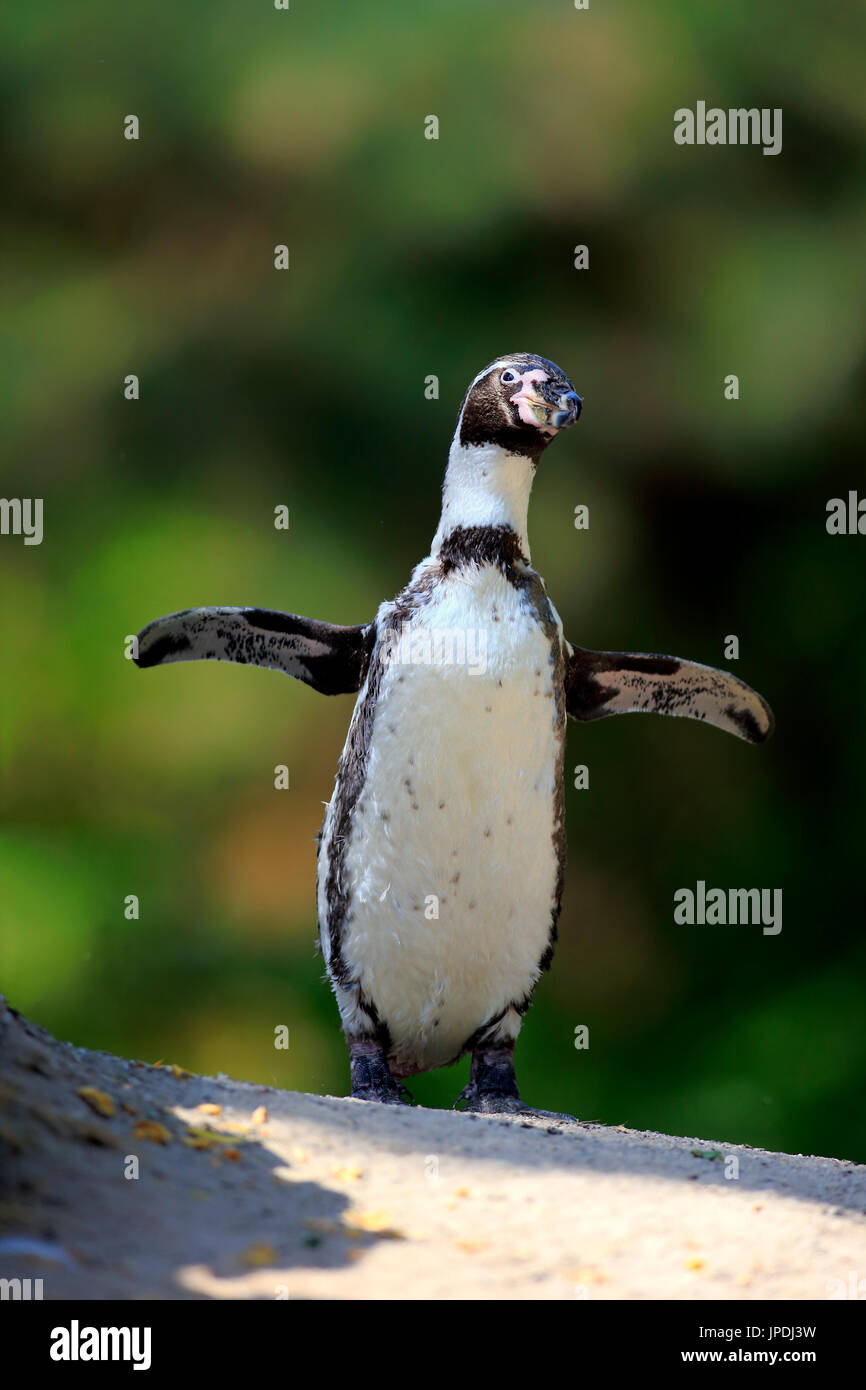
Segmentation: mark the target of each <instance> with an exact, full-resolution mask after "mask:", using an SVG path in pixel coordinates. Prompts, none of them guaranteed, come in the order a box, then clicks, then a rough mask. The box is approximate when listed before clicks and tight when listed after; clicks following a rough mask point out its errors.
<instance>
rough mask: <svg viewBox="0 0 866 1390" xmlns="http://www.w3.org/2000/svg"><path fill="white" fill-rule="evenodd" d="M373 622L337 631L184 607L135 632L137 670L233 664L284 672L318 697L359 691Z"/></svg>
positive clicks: (299, 621)
mask: <svg viewBox="0 0 866 1390" xmlns="http://www.w3.org/2000/svg"><path fill="white" fill-rule="evenodd" d="M373 627H374V625H373V624H370V625H369V626H367V627H337V626H336V625H335V624H334V623H319V622H316V621H315V620H314V619H313V618H299V617H296V615H295V614H294V613H274V612H271V611H270V610H269V609H267V608H187V609H185V610H184V611H183V612H182V613H170V614H169V616H168V617H167V618H157V620H156V622H153V623H148V625H147V627H145V628H142V630H141V632H140V633H139V634H138V655H137V657H135V658H134V659H135V661H136V664H137V665H138V666H162V665H164V664H165V663H166V662H169V661H236V662H240V663H241V664H242V665H248V666H266V667H268V668H269V669H270V670H271V671H284V672H285V674H286V675H287V676H295V677H296V678H297V679H298V680H300V681H304V682H305V684H307V685H311V686H312V687H313V689H314V690H318V691H319V692H320V694H322V695H343V694H348V693H351V692H353V691H357V690H360V688H361V686H362V684H363V682H364V676H365V674H366V670H367V662H368V660H369V652H370V645H371V638H372V634H373Z"/></svg>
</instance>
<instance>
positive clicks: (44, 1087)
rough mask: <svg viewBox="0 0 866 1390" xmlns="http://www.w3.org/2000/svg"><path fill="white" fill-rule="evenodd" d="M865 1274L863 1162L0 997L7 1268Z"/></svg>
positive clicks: (64, 1288)
mask: <svg viewBox="0 0 866 1390" xmlns="http://www.w3.org/2000/svg"><path fill="white" fill-rule="evenodd" d="M136 1174H137V1176H136ZM852 1276H853V1279H852ZM864 1276H866V1167H863V1166H862V1165H856V1164H853V1163H845V1162H842V1161H839V1160H836V1159H828V1158H805V1157H801V1156H798V1157H794V1156H792V1155H790V1154H776V1153H767V1152H764V1151H763V1150H760V1149H752V1148H748V1147H746V1146H743V1145H736V1144H724V1143H720V1142H716V1141H709V1140H705V1139H701V1140H698V1139H681V1138H670V1137H668V1136H666V1135H662V1134H652V1133H638V1132H635V1131H632V1130H626V1129H624V1128H618V1129H610V1128H605V1127H603V1126H600V1125H590V1124H580V1123H556V1122H553V1121H551V1120H542V1119H530V1120H524V1119H522V1118H521V1117H519V1116H517V1117H492V1116H474V1115H466V1114H457V1113H452V1112H447V1111H438V1110H420V1109H409V1108H405V1109H404V1108H397V1107H389V1106H379V1105H368V1104H365V1103H364V1102H361V1101H353V1100H346V1099H336V1098H334V1097H330V1096H312V1095H301V1094H297V1093H294V1092H289V1091H278V1090H274V1089H272V1088H270V1087H266V1086H251V1085H247V1084H244V1083H242V1082H237V1081H229V1080H226V1079H224V1078H221V1079H214V1078H211V1077H203V1076H189V1075H188V1074H186V1073H184V1072H182V1071H181V1070H180V1068H172V1067H170V1066H167V1065H164V1066H159V1067H153V1066H148V1065H145V1064H143V1063H141V1062H131V1061H125V1060H122V1059H120V1058H117V1057H111V1056H107V1055H105V1054H103V1053H98V1052H89V1051H87V1050H86V1049H84V1048H79V1047H73V1046H72V1045H70V1044H68V1043H59V1042H57V1041H55V1040H54V1039H53V1038H52V1037H50V1036H49V1034H47V1033H46V1032H44V1030H42V1029H41V1028H38V1027H37V1026H36V1025H34V1024H32V1023H29V1022H27V1021H26V1020H25V1019H24V1018H22V1017H21V1016H20V1015H18V1014H16V1013H15V1012H14V1010H12V1009H10V1008H8V1007H6V1006H4V1005H3V1004H2V1001H0V1278H7V1279H12V1278H24V1279H26V1278H30V1279H37V1278H41V1279H42V1281H43V1285H42V1287H43V1293H44V1297H45V1298H90V1299H102V1298H338V1299H339V1298H348V1299H351V1298H394V1299H416V1298H505V1299H512V1298H514V1299H517V1298H519V1299H524V1298H532V1299H535V1298H540V1299H547V1298H562V1299H575V1298H578V1299H583V1298H587V1299H594V1298H603V1299H611V1298H612V1299H623V1298H626V1299H629V1298H646V1299H659V1298H663V1299H668V1298H674V1299H711V1298H712V1299H715V1298H726V1299H747V1300H748V1299H778V1298H819V1299H822V1298H827V1297H832V1296H836V1297H839V1296H842V1292H843V1291H845V1290H847V1293H846V1294H845V1296H847V1297H851V1294H852V1290H853V1289H854V1288H856V1281H857V1280H859V1279H863V1278H864ZM864 1290H866V1284H864Z"/></svg>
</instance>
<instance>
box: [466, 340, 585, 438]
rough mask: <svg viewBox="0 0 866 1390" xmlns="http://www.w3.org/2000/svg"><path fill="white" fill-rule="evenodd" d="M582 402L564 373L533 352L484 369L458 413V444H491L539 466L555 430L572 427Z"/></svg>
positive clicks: (507, 358) (517, 355) (524, 353)
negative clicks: (526, 458)
mask: <svg viewBox="0 0 866 1390" xmlns="http://www.w3.org/2000/svg"><path fill="white" fill-rule="evenodd" d="M582 405H583V401H582V400H581V398H580V396H579V395H578V394H577V392H576V391H575V389H574V387H573V386H572V384H571V382H570V381H569V379H568V377H567V376H566V375H565V372H564V371H562V369H561V368H560V367H557V365H556V363H555V362H551V361H549V360H548V358H546V357H539V356H538V355H537V354H536V353H534V352H514V353H510V354H508V355H507V356H505V357H498V358H497V359H496V361H495V362H491V363H489V365H488V366H486V367H485V368H484V370H483V371H482V372H479V374H478V376H477V377H476V378H475V380H474V381H473V382H472V385H471V386H470V387H469V390H468V391H467V392H466V395H465V396H464V397H463V403H462V405H461V407H460V415H459V419H458V436H459V440H460V443H461V444H476V445H479V444H494V445H498V446H499V447H500V448H502V449H506V450H507V451H508V452H509V453H512V454H522V455H524V456H526V457H528V458H531V459H533V460H534V461H536V462H537V461H538V459H539V458H540V457H541V454H542V453H543V452H544V450H545V449H546V448H547V445H548V444H549V443H550V441H551V440H552V439H555V438H556V436H557V434H558V433H559V431H560V430H564V429H567V428H568V426H569V425H573V424H574V423H575V421H576V420H577V418H578V416H579V415H580V410H581V406H582Z"/></svg>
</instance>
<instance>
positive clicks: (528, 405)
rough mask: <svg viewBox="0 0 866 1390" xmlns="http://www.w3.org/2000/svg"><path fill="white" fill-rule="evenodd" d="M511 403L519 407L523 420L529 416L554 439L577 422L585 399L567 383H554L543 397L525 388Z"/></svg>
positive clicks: (529, 387) (512, 398)
mask: <svg viewBox="0 0 866 1390" xmlns="http://www.w3.org/2000/svg"><path fill="white" fill-rule="evenodd" d="M545 385H546V383H545ZM542 389H543V388H542ZM511 403H512V405H516V406H517V409H518V412H519V414H520V418H521V419H522V420H526V415H527V414H528V415H529V416H531V418H532V420H533V422H534V423H535V424H536V425H537V426H538V427H539V429H541V430H543V432H544V433H545V434H549V435H550V436H551V437H553V435H555V434H558V433H559V431H560V430H566V429H568V427H569V425H573V424H574V423H575V422H576V420H577V418H578V416H579V415H580V411H581V407H582V405H583V399H582V397H580V396H579V395H578V394H577V392H576V391H575V390H574V389H573V388H572V387H571V386H570V385H568V384H567V383H556V382H552V383H550V385H549V387H548V389H547V391H546V393H545V395H543V396H542V395H540V394H538V393H537V392H535V391H533V389H532V387H531V386H528V385H526V386H523V387H522V388H521V389H520V390H519V391H518V392H517V394H516V395H514V396H512V397H511ZM524 412H526V413H524Z"/></svg>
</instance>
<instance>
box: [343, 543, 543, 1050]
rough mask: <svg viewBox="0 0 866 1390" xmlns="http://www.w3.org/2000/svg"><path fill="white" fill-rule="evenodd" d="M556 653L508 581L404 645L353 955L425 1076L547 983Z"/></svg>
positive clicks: (489, 581) (390, 699)
mask: <svg viewBox="0 0 866 1390" xmlns="http://www.w3.org/2000/svg"><path fill="white" fill-rule="evenodd" d="M389 621H390V617H389V610H388V609H385V610H383V611H382V612H381V613H380V618H379V622H380V634H381V631H382V627H383V625H387V624H388V623H389ZM557 645H558V638H554V644H553V645H552V643H551V631H550V628H549V627H548V628H547V629H545V627H543V626H542V625H541V624H540V623H539V621H538V618H537V616H536V614H535V612H534V611H533V609H532V607H531V606H530V604H529V603H528V602H527V600H526V598H525V596H523V595H522V594H521V593H520V592H519V591H518V590H516V589H515V588H514V587H513V586H512V585H511V584H510V583H509V582H508V581H507V580H506V579H505V577H504V576H503V575H502V574H501V573H500V572H499V570H497V569H496V568H495V567H494V566H489V567H486V568H484V569H483V570H480V571H479V570H477V569H474V570H471V571H469V572H468V573H466V572H461V573H455V574H454V575H452V576H450V577H449V578H448V579H447V580H445V581H444V582H443V583H442V584H441V585H440V586H439V588H438V589H437V591H436V597H435V601H433V602H429V603H427V604H426V605H425V606H424V607H423V608H421V609H420V611H419V612H417V613H416V614H415V615H414V616H413V617H412V618H411V619H410V620H409V621H408V622H406V623H402V622H401V623H399V624H398V625H396V626H395V627H394V628H392V637H391V659H390V660H389V661H388V662H387V664H386V665H385V667H384V668H383V670H382V672H381V678H380V681H379V688H378V694H377V698H376V703H375V717H374V722H373V726H372V732H371V738H370V742H369V748H368V754H367V764H366V771H365V778H364V782H363V787H362V789H361V791H360V794H359V796H358V799H357V801H356V804H355V807H354V812H353V816H352V821H351V834H350V836H349V837H348V842H347V844H346V847H345V859H344V883H345V886H346V889H347V893H348V896H349V900H350V910H349V912H348V914H347V921H346V926H345V930H344V932H343V939H342V941H341V953H342V956H343V960H344V962H345V964H346V966H347V967H348V969H349V971H350V973H351V976H352V978H354V979H357V981H358V983H359V985H360V988H361V990H362V991H363V993H364V995H365V996H366V997H367V998H368V999H370V1000H372V1001H373V1002H374V1003H375V1006H376V1009H377V1012H378V1014H379V1016H380V1017H381V1019H382V1020H383V1021H384V1022H385V1023H386V1024H387V1026H388V1029H389V1031H390V1034H391V1037H392V1040H393V1043H394V1052H395V1056H397V1057H402V1058H403V1059H404V1060H407V1061H408V1062H409V1063H412V1064H417V1065H419V1066H435V1065H437V1064H439V1063H441V1062H443V1061H447V1060H449V1058H450V1057H452V1056H453V1055H454V1054H455V1053H456V1052H457V1051H458V1050H459V1049H460V1047H461V1046H462V1045H463V1043H464V1042H465V1041H466V1039H467V1038H468V1037H469V1036H470V1035H471V1034H472V1033H473V1032H474V1031H475V1029H476V1028H478V1027H479V1026H480V1025H481V1024H482V1023H484V1022H485V1021H486V1020H487V1019H488V1018H490V1017H492V1016H493V1015H495V1014H496V1013H497V1012H499V1011H500V1010H501V1009H503V1008H505V1007H506V1006H507V1005H508V1004H510V1003H512V1002H517V1001H520V1000H521V999H522V998H523V997H524V996H525V995H526V993H527V992H528V990H529V989H530V988H531V986H532V984H533V983H534V981H535V979H536V977H537V973H538V963H539V960H540V958H541V956H542V954H543V952H544V950H545V947H546V945H547V942H548V939H549V933H550V924H551V912H552V910H553V906H554V901H555V896H556V890H557V881H558V872H559V865H558V855H557V847H556V843H555V835H556V832H557V830H558V828H559V820H560V817H561V811H560V809H559V808H560V787H561V777H562V719H561V704H560V699H559V698H558V692H557V688H556V682H557V680H558V671H559V663H558V651H554V650H553V646H557ZM327 834H328V827H327V824H326V829H325V836H326V838H327ZM327 849H328V846H327V845H325V850H326V851H327Z"/></svg>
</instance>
